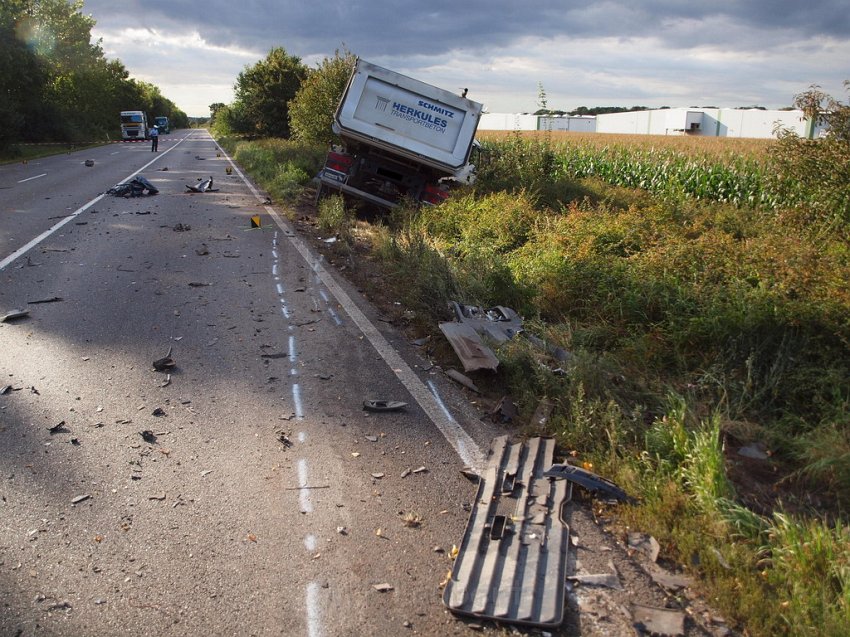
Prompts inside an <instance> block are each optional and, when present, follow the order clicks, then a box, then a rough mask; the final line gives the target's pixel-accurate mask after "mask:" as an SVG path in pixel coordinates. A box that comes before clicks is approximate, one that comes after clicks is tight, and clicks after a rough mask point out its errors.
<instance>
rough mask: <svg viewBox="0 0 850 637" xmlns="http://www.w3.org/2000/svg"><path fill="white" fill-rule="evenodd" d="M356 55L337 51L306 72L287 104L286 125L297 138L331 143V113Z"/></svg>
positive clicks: (334, 137)
mask: <svg viewBox="0 0 850 637" xmlns="http://www.w3.org/2000/svg"><path fill="white" fill-rule="evenodd" d="M356 61H357V57H356V56H355V55H354V54H353V53H351V52H350V51H345V52H343V53H340V52H339V51H338V50H337V51H336V52H335V53H334V56H333V57H332V58H325V59H324V60H322V62H321V63H320V64H319V66H318V68H316V69H313V70H312V71H310V74H309V75H308V76H307V79H305V80H304V81H303V82H302V83H301V88H300V89H298V93H296V94H295V98H294V99H293V100H292V102H290V104H289V124H290V127H291V129H292V134H293V136H294V137H296V138H297V139H301V140H304V141H308V142H317V143H323V144H331V143H333V142H334V141H336V136H335V135H334V133H333V130H331V124H332V123H333V117H334V113H336V109H337V106H338V104H339V100H340V99H341V98H342V93H343V91H344V90H345V86H346V84H347V83H348V79H349V78H350V77H351V72H352V70H353V69H354V64H355V62H356Z"/></svg>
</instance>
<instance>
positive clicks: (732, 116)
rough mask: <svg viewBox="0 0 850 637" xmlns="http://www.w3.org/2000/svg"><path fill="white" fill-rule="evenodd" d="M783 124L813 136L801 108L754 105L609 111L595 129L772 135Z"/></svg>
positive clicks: (816, 129) (815, 130)
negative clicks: (769, 107)
mask: <svg viewBox="0 0 850 637" xmlns="http://www.w3.org/2000/svg"><path fill="white" fill-rule="evenodd" d="M777 128H787V129H790V130H792V131H794V132H795V133H796V134H797V135H799V136H800V137H817V136H818V135H819V134H820V127H818V126H813V124H812V121H811V120H810V119H806V117H805V116H804V115H803V111H799V110H793V111H767V110H761V109H758V108H664V109H656V110H650V111H632V112H629V113H610V114H607V115H599V116H598V117H597V118H596V132H597V133H631V134H638V135H640V134H643V135H694V136H701V137H752V138H771V137H775V136H776V135H775V132H774V131H776V130H777Z"/></svg>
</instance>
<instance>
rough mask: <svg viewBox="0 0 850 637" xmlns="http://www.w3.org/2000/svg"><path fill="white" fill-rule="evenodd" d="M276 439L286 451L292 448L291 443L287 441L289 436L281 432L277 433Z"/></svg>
mask: <svg viewBox="0 0 850 637" xmlns="http://www.w3.org/2000/svg"><path fill="white" fill-rule="evenodd" d="M277 439H278V441H279V442H280V443H281V444H282V445H283V446H284V447H286V448H287V449H289V448H290V447H291V446H292V441H291V440H290V439H289V436H288V435H286V433H284V432H282V431H278V432H277Z"/></svg>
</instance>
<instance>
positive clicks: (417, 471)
mask: <svg viewBox="0 0 850 637" xmlns="http://www.w3.org/2000/svg"><path fill="white" fill-rule="evenodd" d="M427 472H428V469H426V468H425V467H417V468H416V469H414V470H413V473H427Z"/></svg>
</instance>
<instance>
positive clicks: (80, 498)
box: [71, 493, 91, 504]
mask: <svg viewBox="0 0 850 637" xmlns="http://www.w3.org/2000/svg"><path fill="white" fill-rule="evenodd" d="M90 497H91V496H90V495H89V494H88V493H85V494H83V495H78V496H77V497H76V498H74V499H73V500H71V504H79V503H80V502H84V501H85V500H88V499H89V498H90Z"/></svg>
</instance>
